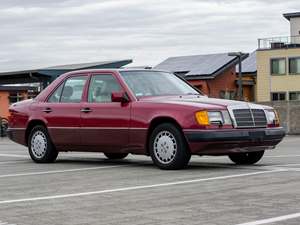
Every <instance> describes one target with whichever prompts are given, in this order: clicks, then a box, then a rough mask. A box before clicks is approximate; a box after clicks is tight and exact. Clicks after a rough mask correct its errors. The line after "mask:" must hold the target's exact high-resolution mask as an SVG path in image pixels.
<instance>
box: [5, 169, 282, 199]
mask: <svg viewBox="0 0 300 225" xmlns="http://www.w3.org/2000/svg"><path fill="white" fill-rule="evenodd" d="M283 171H285V170H272V171H261V172H253V173H243V174H236V175H227V176H219V177H209V178H200V179H194V180H183V181H175V182H167V183H158V184H150V185H140V186H131V187H124V188H115V189H106V190H99V191H91V192H80V193H74V194H64V195H50V196H42V197H34V198H22V199H12V200H3V201H0V204H10V203H20V202H33V201H41V200H51V199H62V198H72V197H80V196H90V195H99V194H104V193H113V192H124V191H132V190H141V189H150V188H158V187H168V186H174V185H183V184H192V183H200V182H205V181H214V180H225V179H231V178H239V177H246V176H254V175H260V174H267V173H278V172H283Z"/></svg>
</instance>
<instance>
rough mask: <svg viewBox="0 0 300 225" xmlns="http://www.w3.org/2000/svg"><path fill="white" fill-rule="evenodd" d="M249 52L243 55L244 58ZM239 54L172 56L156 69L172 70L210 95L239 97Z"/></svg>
mask: <svg viewBox="0 0 300 225" xmlns="http://www.w3.org/2000/svg"><path fill="white" fill-rule="evenodd" d="M247 56H248V54H245V55H244V56H243V57H242V60H244V59H245V58H246V57H247ZM237 64H238V57H237V56H229V55H228V53H219V54H209V55H191V56H179V57H170V58H168V59H166V60H165V61H163V62H162V63H160V64H158V65H157V66H155V67H154V68H155V69H161V70H167V71H171V72H173V73H175V74H177V75H179V76H181V77H183V78H184V79H186V80H187V81H188V82H189V83H190V84H192V85H194V86H195V87H196V88H198V89H199V90H200V91H201V92H202V93H204V94H206V95H208V96H209V97H215V98H225V99H236V98H237V90H238V84H237V76H236V68H235V67H236V65H237Z"/></svg>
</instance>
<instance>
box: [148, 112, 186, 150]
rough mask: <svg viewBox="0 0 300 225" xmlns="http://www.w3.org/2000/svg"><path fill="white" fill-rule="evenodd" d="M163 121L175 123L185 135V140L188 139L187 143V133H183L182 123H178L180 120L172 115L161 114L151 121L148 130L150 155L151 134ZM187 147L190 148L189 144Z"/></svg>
mask: <svg viewBox="0 0 300 225" xmlns="http://www.w3.org/2000/svg"><path fill="white" fill-rule="evenodd" d="M163 123H171V124H173V125H175V126H176V127H177V128H178V129H179V131H180V132H181V134H182V135H183V138H184V140H185V141H186V144H187V140H186V137H185V135H184V134H183V131H182V127H181V125H180V124H179V123H178V121H177V120H176V119H174V118H172V117H169V116H159V117H155V118H153V119H152V120H151V122H150V126H149V128H148V132H147V139H146V154H147V155H149V141H150V136H151V134H152V132H153V130H154V129H155V128H156V127H157V126H158V125H160V124H163ZM187 147H188V149H189V145H188V144H187Z"/></svg>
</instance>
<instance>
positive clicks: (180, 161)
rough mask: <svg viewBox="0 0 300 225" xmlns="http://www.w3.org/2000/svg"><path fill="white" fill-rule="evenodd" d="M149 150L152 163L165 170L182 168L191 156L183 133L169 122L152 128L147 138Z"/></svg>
mask: <svg viewBox="0 0 300 225" xmlns="http://www.w3.org/2000/svg"><path fill="white" fill-rule="evenodd" d="M149 152H150V155H151V158H152V161H153V162H154V164H155V165H156V166H158V167H159V168H161V169H167V170H175V169H182V168H184V167H186V166H187V164H188V162H189V161H190V158H191V153H190V151H189V149H188V146H187V143H186V140H185V138H184V136H183V134H182V133H181V131H180V130H179V129H178V128H177V126H175V125H173V124H171V123H163V124H160V125H158V126H157V127H156V128H155V129H154V130H153V132H152V134H151V136H150V140H149Z"/></svg>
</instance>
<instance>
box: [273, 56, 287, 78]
mask: <svg viewBox="0 0 300 225" xmlns="http://www.w3.org/2000/svg"><path fill="white" fill-rule="evenodd" d="M285 67H286V65H285V58H280V59H271V75H285V74H286V68H285Z"/></svg>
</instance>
